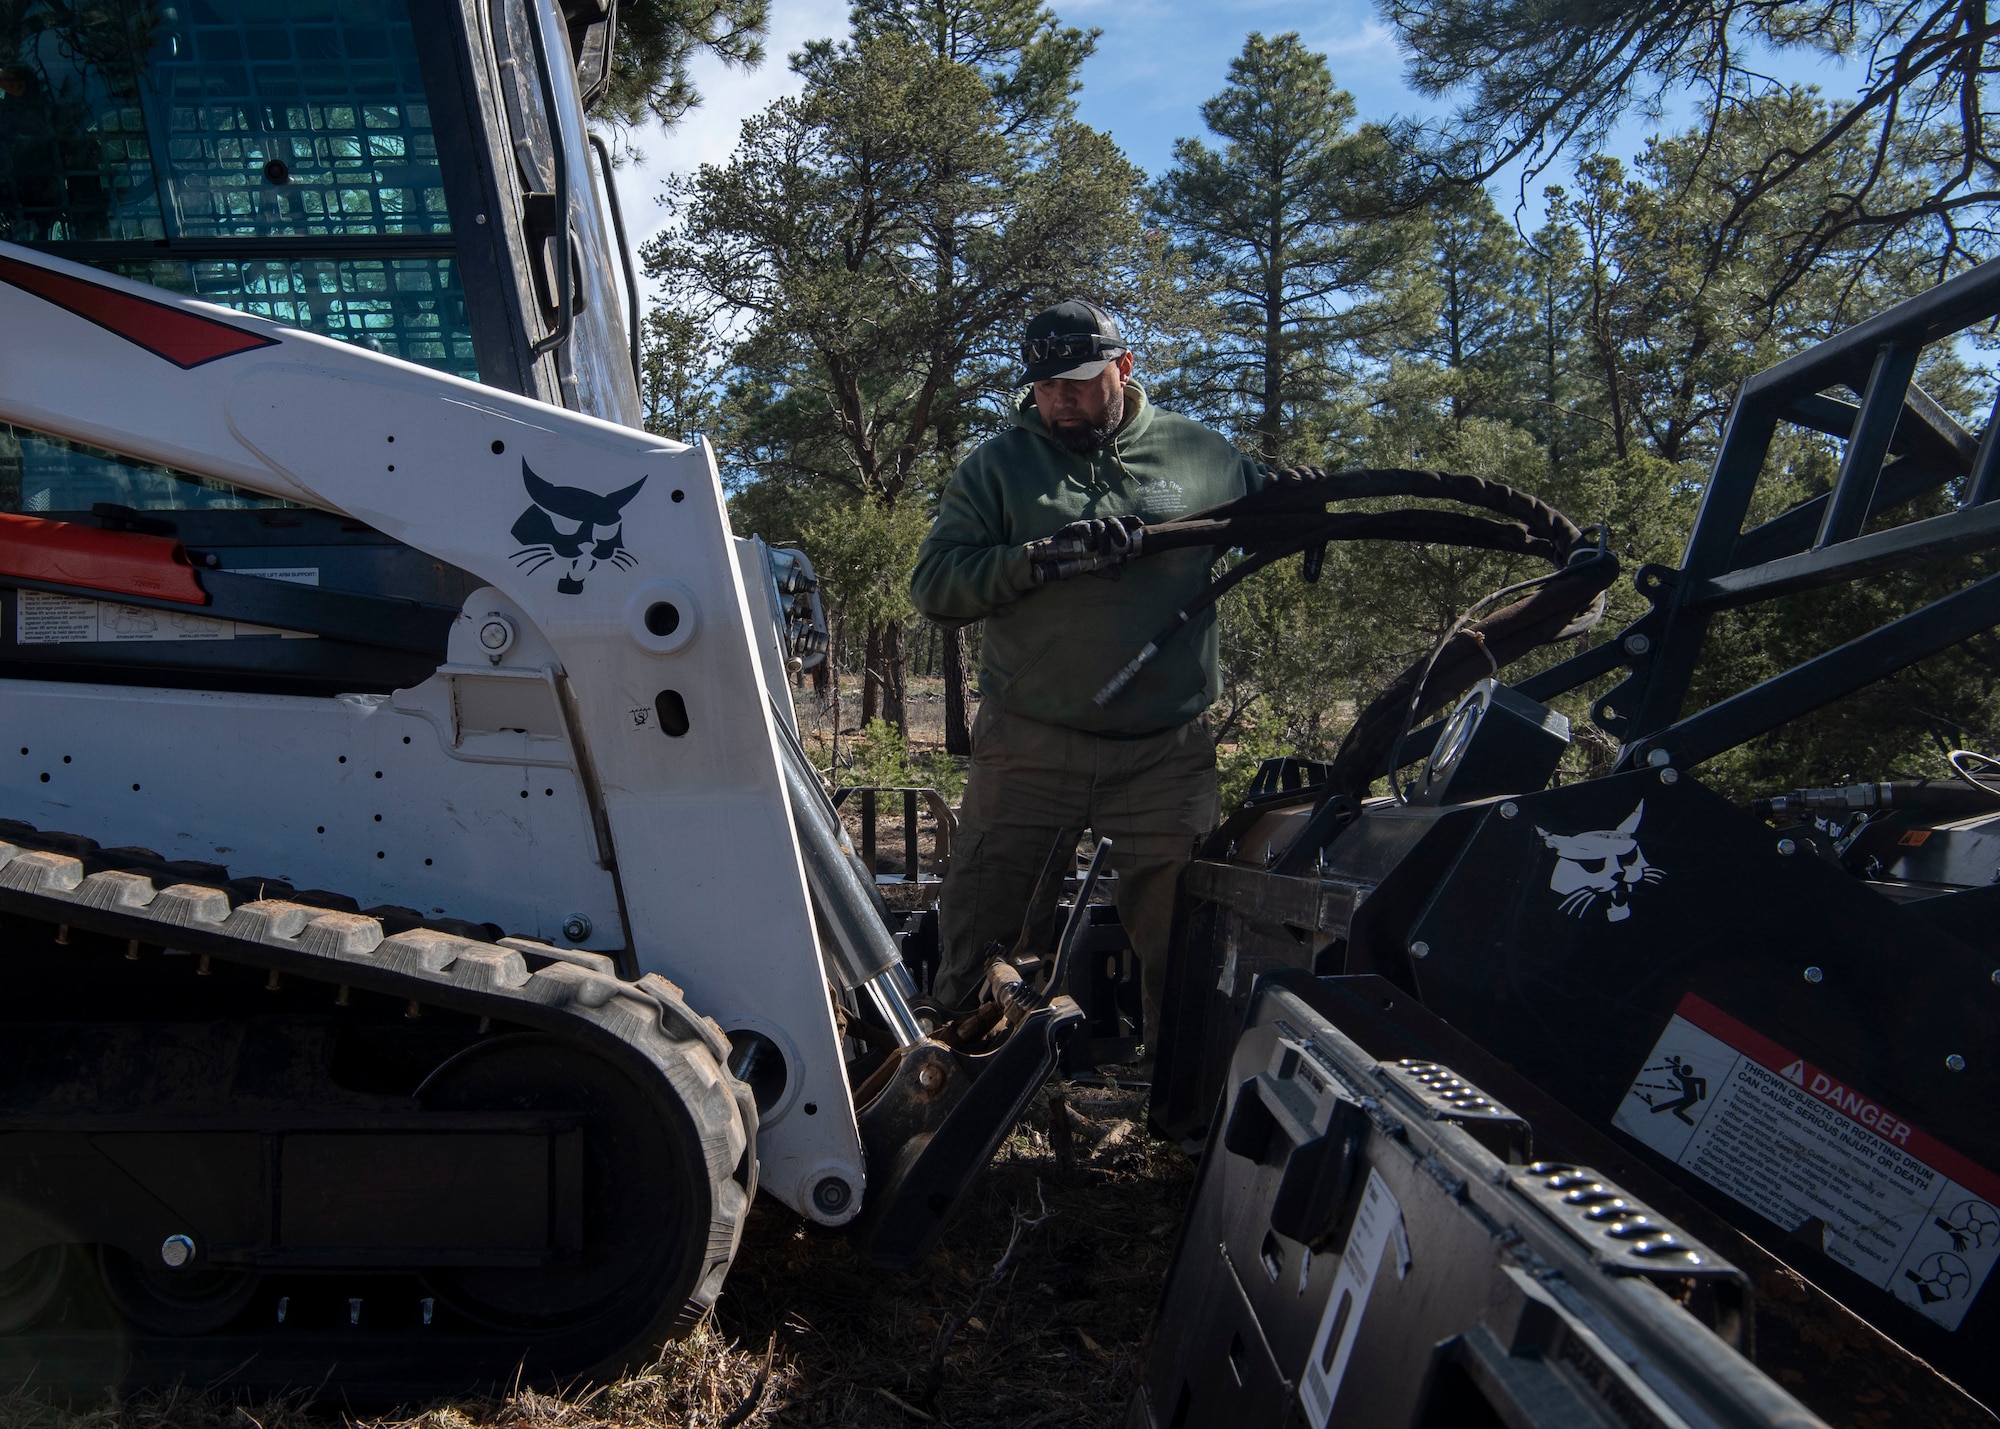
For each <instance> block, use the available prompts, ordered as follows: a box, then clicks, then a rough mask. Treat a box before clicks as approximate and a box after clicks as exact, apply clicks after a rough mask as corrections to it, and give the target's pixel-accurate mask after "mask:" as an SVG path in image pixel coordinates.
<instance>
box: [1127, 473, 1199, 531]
mask: <svg viewBox="0 0 2000 1429" xmlns="http://www.w3.org/2000/svg"><path fill="white" fill-rule="evenodd" d="M1187 509H1188V499H1187V492H1185V491H1184V490H1182V489H1181V484H1180V483H1179V482H1178V481H1175V480H1173V479H1172V478H1171V477H1164V476H1163V477H1160V478H1158V479H1156V480H1153V481H1146V482H1141V483H1140V484H1139V514H1140V515H1141V516H1144V517H1145V518H1146V519H1147V520H1148V521H1155V520H1159V519H1161V518H1163V517H1168V516H1179V515H1181V514H1182V513H1183V512H1185V511H1186V510H1187Z"/></svg>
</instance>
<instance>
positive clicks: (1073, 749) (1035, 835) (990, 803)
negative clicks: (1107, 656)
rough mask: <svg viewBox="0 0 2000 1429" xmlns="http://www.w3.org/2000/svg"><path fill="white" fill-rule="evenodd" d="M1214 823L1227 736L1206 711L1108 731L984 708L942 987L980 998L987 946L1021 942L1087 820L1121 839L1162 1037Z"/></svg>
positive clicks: (949, 895) (1142, 961)
mask: <svg viewBox="0 0 2000 1429" xmlns="http://www.w3.org/2000/svg"><path fill="white" fill-rule="evenodd" d="M1215 823H1216V793H1215V740H1214V737H1213V736H1212V735H1211V734H1210V733H1209V727H1208V721H1207V720H1206V719H1205V718H1204V719H1198V720H1194V721H1192V722H1190V723H1188V724H1184V725H1182V726H1180V728H1178V729H1171V730H1168V731H1166V732H1165V733H1163V734H1155V735H1148V736H1146V737H1144V738H1141V739H1108V738H1105V737H1104V736H1102V735H1094V734H1084V733H1081V732H1080V731H1077V730H1073V729H1064V728H1062V727H1061V726H1059V725H1052V724H1042V723H1040V722H1039V721H1036V720H1031V719H1023V718H1021V717H1020V716H1019V715H1010V714H1005V713H1003V712H1002V711H1001V710H999V709H998V708H997V707H996V706H995V705H993V704H992V703H987V704H985V705H983V706H982V707H981V708H980V711H979V718H978V720H977V721H976V722H975V723H974V725H973V730H972V772H971V776H970V778H969V780H968V781H967V783H966V786H965V801H964V805H963V807H962V808H961V810H960V813H959V828H958V840H957V843H956V845H955V846H954V848H953V850H952V859H951V871H950V873H949V874H948V875H947V876H946V878H945V884H944V898H943V902H944V907H943V913H942V918H941V922H942V927H941V934H942V941H943V961H942V963H941V964H940V966H939V969H938V975H937V980H936V985H935V986H934V987H933V989H932V992H933V994H934V995H935V996H936V997H937V998H938V1000H939V1001H940V1002H943V1003H945V1004H946V1005H948V1006H955V1005H958V1004H960V1003H962V1002H963V1001H965V1000H966V999H968V998H969V997H971V996H972V995H974V994H975V993H976V991H977V989H978V986H979V975H980V971H981V967H982V964H983V958H982V954H983V952H984V950H985V948H986V946H987V944H989V943H994V942H998V943H1003V944H1005V945H1006V946H1008V947H1010V948H1011V947H1012V946H1013V945H1014V940H1015V939H1016V938H1017V937H1019V936H1020V932H1021V924H1022V921H1023V919H1024V918H1025V916H1026V913H1027V907H1028V899H1029V896H1030V895H1031V894H1032V893H1033V892H1034V887H1035V878H1036V876H1037V875H1038V874H1040V872H1041V871H1042V865H1043V863H1045V862H1046V861H1047V859H1048V856H1049V849H1050V847H1051V846H1052V845H1053V844H1054V843H1055V840H1056V835H1057V833H1058V832H1060V831H1061V830H1062V829H1064V828H1066V827H1067V828H1079V827H1087V828H1089V829H1090V830H1091V831H1092V832H1093V833H1094V834H1096V835H1097V836H1099V837H1102V838H1108V839H1110V840H1111V841H1112V842H1111V858H1110V863H1111V867H1112V868H1113V869H1115V870H1117V873H1118V917H1119V921H1120V922H1122V923H1123V924H1124V925H1125V932H1126V935H1127V936H1128V937H1129V938H1130V939H1131V940H1132V950H1133V952H1134V953H1136V954H1137V955H1138V958H1139V969H1140V986H1141V991H1142V993H1143V995H1144V1003H1145V1016H1146V1027H1145V1031H1144V1034H1143V1035H1144V1036H1145V1038H1146V1040H1147V1041H1148V1042H1150V1041H1151V1040H1152V1039H1153V1037H1154V1029H1155V1028H1157V1027H1158V1026H1159V1015H1160V998H1161V994H1162V993H1163V992H1164V991H1165V988H1166V980H1167V939H1168V934H1169V931H1170V929H1171V927H1172V924H1173V916H1174V886H1175V882H1176V880H1178V879H1179V877H1180V872H1181V869H1182V868H1183V867H1184V866H1185V865H1186V864H1187V861H1188V858H1189V856H1190V855H1191V854H1192V853H1193V852H1194V845H1195V841H1196V840H1197V839H1199V838H1200V837H1201V836H1202V835H1204V834H1206V833H1207V832H1208V831H1209V830H1211V829H1213V828H1214V827H1215Z"/></svg>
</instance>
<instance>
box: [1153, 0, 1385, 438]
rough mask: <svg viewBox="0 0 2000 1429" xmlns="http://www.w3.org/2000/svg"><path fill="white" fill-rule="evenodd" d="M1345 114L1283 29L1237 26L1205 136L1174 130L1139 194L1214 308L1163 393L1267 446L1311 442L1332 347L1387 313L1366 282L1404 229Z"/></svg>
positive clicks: (1318, 61)
mask: <svg viewBox="0 0 2000 1429" xmlns="http://www.w3.org/2000/svg"><path fill="white" fill-rule="evenodd" d="M1354 112H1355V111H1354V100H1353V97H1352V96H1350V95H1349V94H1348V93H1347V92H1346V91H1344V90H1342V89H1339V88H1337V87H1336V86H1335V84H1334V82H1333V75H1332V72H1331V71H1330V70H1329V69H1328V68H1327V64H1326V59H1325V57H1324V56H1322V55H1318V54H1314V53H1313V52H1312V51H1311V50H1309V49H1307V48H1306V47H1305V45H1304V44H1303V43H1302V42H1301V41H1300V39H1299V37H1298V35H1297V34H1295V33H1287V34H1283V35H1279V36H1277V37H1275V38H1273V39H1266V38H1265V37H1264V36H1263V35H1261V34H1257V33H1255V32H1253V33H1252V34H1251V35H1250V36H1249V38H1248V39H1246V40H1245V41H1244V44H1243V52H1242V53H1241V54H1240V55H1238V56H1237V57H1236V58H1235V59H1233V60H1231V61H1230V64H1229V82H1228V84H1227V85H1226V86H1225V87H1224V89H1223V90H1222V92H1221V93H1220V94H1217V95H1216V96H1214V97H1213V98H1212V99H1210V100H1208V101H1207V103H1205V104H1203V105H1202V109H1201V117H1202V121H1203V122H1204V123H1205V124H1206V125H1207V126H1208V129H1209V132H1210V134H1212V135H1213V136H1214V137H1215V138H1216V139H1218V140H1220V141H1222V142H1221V147H1220V148H1210V147H1209V146H1208V145H1207V144H1205V143H1203V142H1202V141H1201V140H1199V139H1180V140H1177V141H1176V142H1175V144H1174V159H1173V166H1172V167H1171V168H1170V169H1169V170H1168V171H1167V173H1166V175H1165V177H1164V178H1162V179H1161V181H1160V183H1159V186H1158V188H1157V189H1156V190H1155V192H1154V195H1153V207H1154V211H1155V213H1156V214H1157V216H1158V218H1159V221H1160V222H1161V223H1162V224H1163V225H1164V226H1165V228H1166V230H1167V232H1168V233H1169V234H1170V235H1171V236H1172V237H1173V239H1174V241H1175V242H1176V244H1177V245H1178V246H1179V247H1180V248H1181V250H1182V251H1183V253H1184V254H1185V255H1186V257H1187V259H1188V261H1189V268H1190V272H1191V275H1192V279H1193V281H1194V282H1195V283H1196V284H1197V285H1198V286H1199V287H1200V288H1201V289H1202V290H1203V291H1204V292H1206V293H1207V294H1208V295H1209V296H1210V300H1211V302H1212V303H1213V305H1214V309H1215V313H1214V325H1213V332H1212V335H1211V336H1210V338H1209V340H1208V341H1206V342H1204V343H1201V344H1199V345H1198V346H1197V348H1196V350H1194V351H1193V352H1191V353H1190V354H1189V355H1188V356H1187V358H1186V360H1185V361H1184V362H1183V364H1182V366H1181V369H1180V370H1179V371H1178V372H1177V373H1176V374H1175V376H1174V380H1173V382H1172V384H1171V386H1172V396H1173V399H1174V400H1176V401H1178V402H1179V403H1181V404H1182V405H1183V406H1184V408H1185V409H1187V410H1189V411H1190V412H1192V413H1195V414H1198V415H1201V416H1203V417H1206V418H1207V419H1209V420H1211V421H1214V422H1216V423H1217V424H1218V425H1220V426H1223V427H1224V428H1225V429H1227V430H1230V431H1231V432H1233V433H1234V434H1235V435H1236V437H1237V439H1238V440H1239V441H1240V442H1242V443H1243V444H1244V445H1245V446H1247V447H1250V448H1252V449H1253V450H1255V451H1256V452H1257V453H1258V454H1260V455H1262V456H1264V457H1265V458H1267V459H1271V460H1280V459H1287V458H1288V459H1291V460H1297V461H1311V460H1314V459H1316V458H1317V457H1318V456H1319V448H1320V445H1321V444H1322V442H1323V433H1324V428H1325V420H1324V419H1325V414H1326V412H1327V410H1328V408H1329V405H1330V401H1331V398H1332V397H1333V395H1334V394H1335V393H1336V392H1337V391H1338V390H1339V388H1340V387H1341V386H1342V385H1343V384H1344V383H1345V381H1346V380H1347V366H1346V364H1345V363H1344V361H1343V359H1344V358H1347V357H1350V356H1351V354H1352V349H1353V348H1354V346H1355V345H1356V344H1358V343H1360V342H1362V341H1364V340H1365V339H1367V338H1369V337H1371V336H1373V335H1376V334H1378V333H1381V332H1384V331H1386V330H1388V329H1389V328H1390V327H1391V326H1393V325H1394V314H1393V311H1392V308H1391V305H1390V304H1388V303H1386V302H1384V301H1382V300H1381V299H1380V298H1379V297H1378V295H1376V294H1375V293H1374V292H1373V291H1372V285H1373V284H1374V283H1375V281H1376V280H1377V279H1378V278H1379V277H1381V276H1382V275H1383V274H1385V273H1386V272H1387V271H1388V269H1389V267H1390V265H1391V263H1392V262H1393V261H1394V259H1395V258H1396V256H1397V254H1398V253H1399V252H1400V251H1401V250H1402V247H1403V245H1404V244H1405V243H1406V242H1407V241H1408V235H1407V233H1406V231H1405V227H1406V226H1405V225H1401V224H1399V223H1397V222H1395V221H1393V220H1391V219H1389V218H1387V217H1385V216H1383V212H1382V202H1381V198H1380V195H1381V192H1382V185H1383V183H1384V182H1385V180H1386V179H1387V178H1388V176H1389V169H1390V157H1391V156H1390V155H1389V153H1388V150H1387V146H1386V144H1385V142H1384V137H1383V135H1382V134H1381V133H1380V131H1378V130H1375V129H1372V128H1362V129H1360V130H1355V129H1353V128H1351V127H1350V125H1351V123H1352V121H1353V119H1354Z"/></svg>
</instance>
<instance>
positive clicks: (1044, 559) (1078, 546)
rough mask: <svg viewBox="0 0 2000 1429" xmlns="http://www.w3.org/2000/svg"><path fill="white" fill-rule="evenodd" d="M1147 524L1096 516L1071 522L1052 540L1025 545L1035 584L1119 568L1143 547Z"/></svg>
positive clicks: (1134, 517)
mask: <svg viewBox="0 0 2000 1429" xmlns="http://www.w3.org/2000/svg"><path fill="white" fill-rule="evenodd" d="M1145 541H1146V523H1145V522H1144V521H1142V520H1141V519H1140V518H1139V517H1137V516H1099V517H1094V518H1092V519H1091V520H1088V521H1072V522H1070V523H1069V525H1067V526H1065V527H1063V528H1062V529H1061V530H1060V531H1058V532H1056V533H1055V535H1053V536H1044V537H1043V538H1042V539H1041V540H1039V541H1030V542H1028V544H1027V547H1026V549H1027V552H1028V567H1029V569H1030V570H1032V571H1033V572H1034V573H1035V584H1036V585H1046V584H1047V583H1048V582H1050V581H1061V580H1068V579H1069V578H1070V577H1071V576H1081V575H1088V574H1089V573H1090V572H1092V571H1101V570H1105V569H1107V568H1108V567H1111V566H1122V565H1123V564H1125V562H1127V561H1129V560H1131V559H1132V558H1133V557H1134V556H1137V555H1138V554H1139V553H1140V552H1141V551H1142V550H1143V549H1144V547H1145Z"/></svg>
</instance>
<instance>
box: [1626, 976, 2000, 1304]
mask: <svg viewBox="0 0 2000 1429" xmlns="http://www.w3.org/2000/svg"><path fill="white" fill-rule="evenodd" d="M1612 1124H1613V1125H1615V1126H1617V1127H1618V1128H1619V1129H1621V1130H1623V1131H1626V1132H1629V1133H1631V1134H1632V1135H1633V1136H1636V1137H1637V1138H1638V1139H1639V1140H1641V1141H1643V1142H1645V1143H1646V1145H1648V1146H1650V1147H1652V1148H1653V1149H1654V1150H1655V1151H1657V1152H1659V1153H1660V1154H1661V1155H1663V1156H1666V1157H1669V1158H1671V1159H1672V1160H1674V1161H1675V1162H1677V1163H1679V1164H1680V1165H1681V1166H1683V1167H1685V1168H1686V1169H1687V1170H1689V1171H1692V1172H1693V1173H1694V1174H1695V1175H1697V1176H1699V1177H1701V1179H1702V1180H1704V1181H1706V1182H1708V1183H1709V1184H1710V1185H1711V1186H1714V1187H1716V1188H1717V1189H1719V1190H1722V1191H1726V1192H1727V1193H1728V1194H1729V1195H1731V1196H1733V1197H1735V1198H1736V1199H1737V1200H1738V1201H1741V1202H1742V1203H1743V1204H1744V1205H1746V1206H1748V1207H1750V1209H1751V1210H1753V1211H1756V1212H1757V1213H1758V1214H1759V1215H1762V1216H1764V1217H1766V1218H1767V1219H1769V1220H1771V1221H1774V1222H1776V1223H1777V1224H1778V1225H1780V1226H1782V1227H1784V1228H1785V1229H1786V1230H1788V1231H1795V1230H1797V1229H1798V1228H1799V1227H1800V1226H1802V1225H1804V1224H1805V1223H1806V1222H1807V1221H1809V1220H1814V1219H1817V1220H1819V1221H1820V1222H1822V1223H1823V1224H1824V1225H1825V1227H1826V1230H1825V1233H1824V1237H1823V1242H1822V1243H1823V1245H1824V1248H1825V1250H1826V1253H1827V1254H1828V1255H1829V1256H1831V1257H1833V1259H1835V1260H1837V1261H1839V1262H1840V1263H1841V1264H1842V1265H1845V1266H1847V1267H1849V1268H1850V1269H1852V1270H1854V1271H1855V1272H1856V1273H1858V1274H1860V1275H1862V1276H1864V1277H1866V1278H1867V1279H1868V1280H1870V1281H1872V1282H1874V1283H1875V1284H1876V1285H1879V1286H1881V1287H1882V1288H1883V1289H1885V1290H1888V1291H1889V1292H1890V1293H1892V1294H1893V1295H1895V1296H1896V1298H1897V1299H1899V1300H1903V1301H1906V1302H1908V1303H1909V1304H1910V1305H1912V1306H1914V1307H1915V1308H1916V1309H1917V1310H1918V1311H1920V1312H1921V1313H1922V1314H1924V1315H1926V1316H1928V1317H1929V1318H1930V1319H1932V1320H1935V1321H1937V1323H1938V1324H1940V1325H1943V1326H1944V1327H1945V1328H1946V1329H1948V1330H1955V1329H1957V1328H1958V1325H1959V1322H1960V1321H1961V1320H1963V1319H1964V1318H1965V1312H1966V1310H1967V1309H1968V1308H1970V1307H1971V1304H1972V1299H1973V1297H1974V1296H1975V1295H1977V1294H1978V1293H1979V1288H1980V1286H1982V1285H1984V1284H1985V1283H1986V1276H1987V1272H1988V1271H1990V1270H1992V1268H1993V1262H1994V1260H1995V1259H1996V1258H2000V1211H1996V1210H1995V1209H1994V1208H1995V1206H1996V1205H2000V1176H1995V1175H1994V1174H1993V1173H1992V1172H1990V1171H1988V1170H1986V1169H1985V1168H1984V1167H1982V1166H1977V1165H1974V1164H1973V1163H1972V1162H1970V1161H1968V1160H1966V1159H1965V1158H1964V1157H1963V1156H1960V1155H1959V1154H1958V1153H1957V1152H1955V1151H1953V1150H1952V1149H1951V1148H1950V1147H1948V1146H1945V1145H1943V1144H1941V1143H1939V1142H1937V1141H1934V1140H1933V1139H1932V1138H1930V1137H1929V1136H1926V1135H1925V1134H1924V1133H1923V1132H1922V1131H1920V1130H1918V1129H1917V1128H1916V1127H1914V1126H1912V1125H1911V1124H1910V1123H1909V1122H1908V1121H1905V1120H1904V1119H1903V1118H1902V1117H1900V1116H1898V1115H1896V1114H1895V1113H1894V1112H1893V1111H1890V1110H1888V1109H1887V1108H1885V1107H1883V1106H1881V1105H1879V1104H1877V1103H1876V1102H1874V1101H1872V1100H1870V1099H1869V1098H1868V1097H1867V1096H1866V1095H1864V1094H1863V1093H1861V1092H1859V1091H1856V1090H1855V1089H1854V1088H1853V1087H1849V1086H1844V1085H1842V1084H1841V1082H1840V1080H1839V1078H1837V1077H1835V1076H1833V1075H1832V1074H1831V1073H1828V1072H1824V1071H1822V1070H1820V1069H1819V1068H1818V1067H1815V1066H1813V1065H1812V1063H1810V1062H1808V1061H1806V1060H1805V1059H1804V1058H1801V1057H1796V1056H1794V1055H1793V1054H1792V1053H1790V1052H1788V1051H1786V1050H1785V1049H1784V1048H1783V1047H1780V1046H1779V1045H1778V1044H1777V1043H1775V1042H1773V1041H1771V1040H1770V1039H1769V1038H1767V1037H1765V1036H1764V1035H1763V1034H1762V1033H1760V1032H1756V1031H1753V1030H1752V1029H1751V1028H1749V1027H1746V1026H1744V1025H1743V1024H1742V1023H1741V1022H1738V1021H1737V1020H1736V1019H1735V1018H1733V1017H1731V1016H1730V1015H1729V1014H1728V1013H1726V1012H1723V1011H1722V1010H1721V1009H1720V1008H1717V1007H1715V1006H1713V1005H1711V1004H1710V1003H1708V1002H1705V1001H1703V1000H1702V999H1701V998H1699V997H1696V996H1695V995H1694V994H1693V993H1689V994H1688V995H1687V996H1686V997H1684V998H1682V999H1681V1005H1680V1008H1679V1010H1678V1011H1677V1012H1676V1013H1675V1015H1674V1017H1673V1018H1672V1019H1671V1020H1670V1021H1669V1022H1668V1023H1667V1029H1666V1031H1665V1032H1663V1033H1661V1034H1660V1040H1659V1041H1658V1042H1657V1043H1655V1044H1654V1047H1653V1051H1652V1055H1651V1056H1649V1057H1648V1058H1647V1059H1646V1065H1645V1066H1644V1067H1643V1068H1641V1069H1640V1072H1639V1075H1638V1078H1637V1079H1636V1080H1635V1081H1634V1082H1633V1083H1632V1087H1631V1089H1630V1090H1629V1091H1627V1092H1626V1094H1625V1100H1624V1101H1623V1102H1622V1103H1621V1104H1620V1105H1619V1108H1618V1113H1617V1115H1616V1116H1614V1117H1613V1118H1612Z"/></svg>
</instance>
